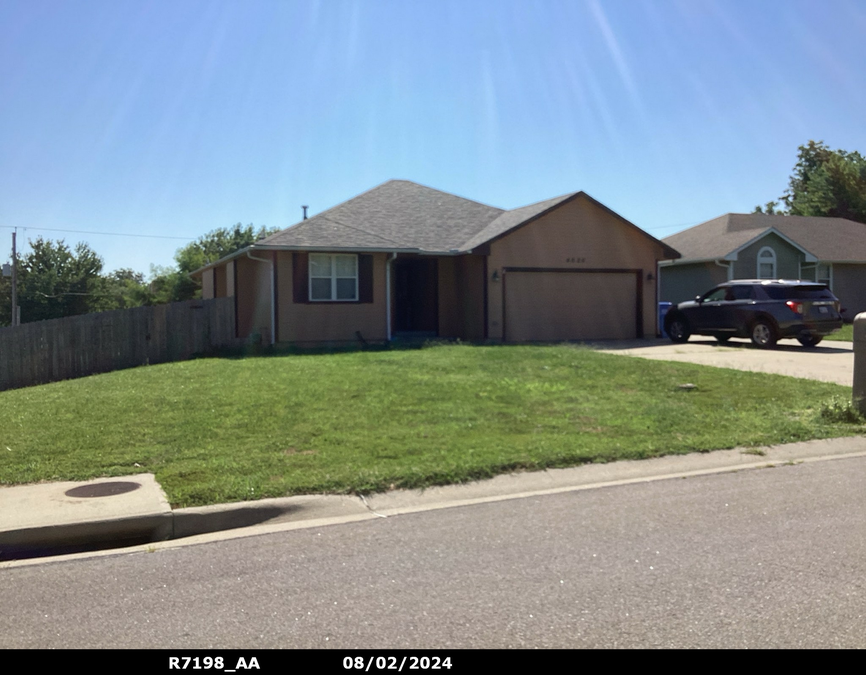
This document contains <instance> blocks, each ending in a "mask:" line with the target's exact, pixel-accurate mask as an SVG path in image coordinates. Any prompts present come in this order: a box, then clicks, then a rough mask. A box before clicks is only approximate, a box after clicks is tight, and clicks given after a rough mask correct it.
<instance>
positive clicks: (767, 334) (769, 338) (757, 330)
mask: <svg viewBox="0 0 866 675" xmlns="http://www.w3.org/2000/svg"><path fill="white" fill-rule="evenodd" d="M750 336H751V338H752V344H753V345H755V346H756V347H760V348H761V349H770V348H771V347H772V346H773V345H775V344H776V340H778V338H777V337H776V328H775V326H773V324H771V323H770V322H769V321H767V320H766V319H758V320H757V321H755V323H753V324H752V329H751V331H750Z"/></svg>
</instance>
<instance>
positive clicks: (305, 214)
mask: <svg viewBox="0 0 866 675" xmlns="http://www.w3.org/2000/svg"><path fill="white" fill-rule="evenodd" d="M301 208H302V209H304V220H306V219H307V209H308V208H310V207H309V206H302V207H301Z"/></svg>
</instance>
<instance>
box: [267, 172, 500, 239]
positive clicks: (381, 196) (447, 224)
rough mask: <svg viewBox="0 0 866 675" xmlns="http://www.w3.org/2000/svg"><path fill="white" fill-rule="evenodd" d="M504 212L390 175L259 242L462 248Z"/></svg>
mask: <svg viewBox="0 0 866 675" xmlns="http://www.w3.org/2000/svg"><path fill="white" fill-rule="evenodd" d="M501 213H503V211H502V209H497V208H494V207H492V206H487V205H485V204H479V203H478V202H473V201H471V200H469V199H464V198H462V197H457V196H455V195H451V194H448V193H447V192H441V191H439V190H434V189H433V188H428V187H425V186H423V185H418V184H417V183H411V182H409V181H405V180H391V181H388V182H387V183H383V184H382V185H380V186H378V187H375V188H373V189H372V190H368V191H367V192H364V193H362V194H360V195H358V196H357V197H354V198H353V199H350V200H349V201H346V202H343V203H342V204H338V205H337V206H335V207H333V208H331V209H328V210H327V211H323V212H322V213H320V214H318V215H315V216H313V217H312V218H310V219H308V220H305V221H302V222H300V223H298V224H297V225H294V226H292V227H290V228H288V229H286V230H283V231H281V232H277V233H276V234H272V235H271V236H270V237H267V238H266V239H263V240H262V241H259V242H256V245H257V246H269V245H271V246H311V247H312V246H315V247H333V248H383V247H386V248H403V249H415V250H419V251H430V252H445V251H452V250H458V249H460V248H461V246H462V245H463V244H464V243H465V242H466V241H467V240H468V239H469V238H470V237H472V236H473V235H475V234H476V233H477V232H478V231H479V230H481V229H483V228H484V227H485V226H486V225H487V224H488V223H490V222H491V221H493V220H494V219H496V217H497V216H499V215H500V214H501Z"/></svg>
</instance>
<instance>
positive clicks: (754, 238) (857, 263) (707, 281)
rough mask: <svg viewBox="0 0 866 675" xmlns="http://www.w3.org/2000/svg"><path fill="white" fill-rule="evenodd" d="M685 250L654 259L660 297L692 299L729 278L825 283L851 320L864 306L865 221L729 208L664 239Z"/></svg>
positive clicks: (680, 299)
mask: <svg viewBox="0 0 866 675" xmlns="http://www.w3.org/2000/svg"><path fill="white" fill-rule="evenodd" d="M663 243H665V244H667V245H668V246H670V247H672V248H674V249H676V250H677V251H679V252H680V253H681V254H682V258H680V259H679V260H667V261H662V262H661V263H659V277H660V284H659V300H661V301H667V302H674V303H676V302H683V301H684V300H692V299H693V298H694V297H695V296H696V295H700V294H702V293H704V292H706V291H708V290H710V289H711V288H712V287H713V286H715V285H717V284H720V283H723V282H725V281H729V280H731V279H808V280H809V281H818V282H821V283H823V284H827V285H828V286H829V287H830V290H832V291H833V293H834V294H835V295H836V297H838V298H839V300H840V301H841V302H842V307H843V309H844V310H846V311H845V312H844V313H843V315H842V316H844V317H845V319H846V320H848V321H850V320H852V319H853V318H854V316H855V315H857V314H859V313H860V312H864V311H866V225H864V224H863V223H857V222H854V221H852V220H845V219H843V218H811V217H802V216H770V215H766V214H762V213H753V214H740V213H728V214H726V215H724V216H720V217H719V218H714V219H713V220H709V221H707V222H706V223H702V224H700V225H695V226H694V227H692V228H689V229H688V230H684V231H682V232H679V233H678V234H675V235H672V236H670V237H668V238H667V239H664V240H663Z"/></svg>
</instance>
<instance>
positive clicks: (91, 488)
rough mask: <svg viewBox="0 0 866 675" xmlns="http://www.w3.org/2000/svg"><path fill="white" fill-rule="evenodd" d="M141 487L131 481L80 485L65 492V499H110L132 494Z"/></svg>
mask: <svg viewBox="0 0 866 675" xmlns="http://www.w3.org/2000/svg"><path fill="white" fill-rule="evenodd" d="M140 487H141V484H140V483H133V482H132V481H129V480H127V481H112V482H110V483H94V484H93V485H82V486H81V487H76V488H72V489H70V490H67V491H66V493H65V494H66V496H67V497H80V498H86V497H111V496H112V495H122V494H125V493H127V492H132V491H133V490H137V489H138V488H140Z"/></svg>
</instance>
